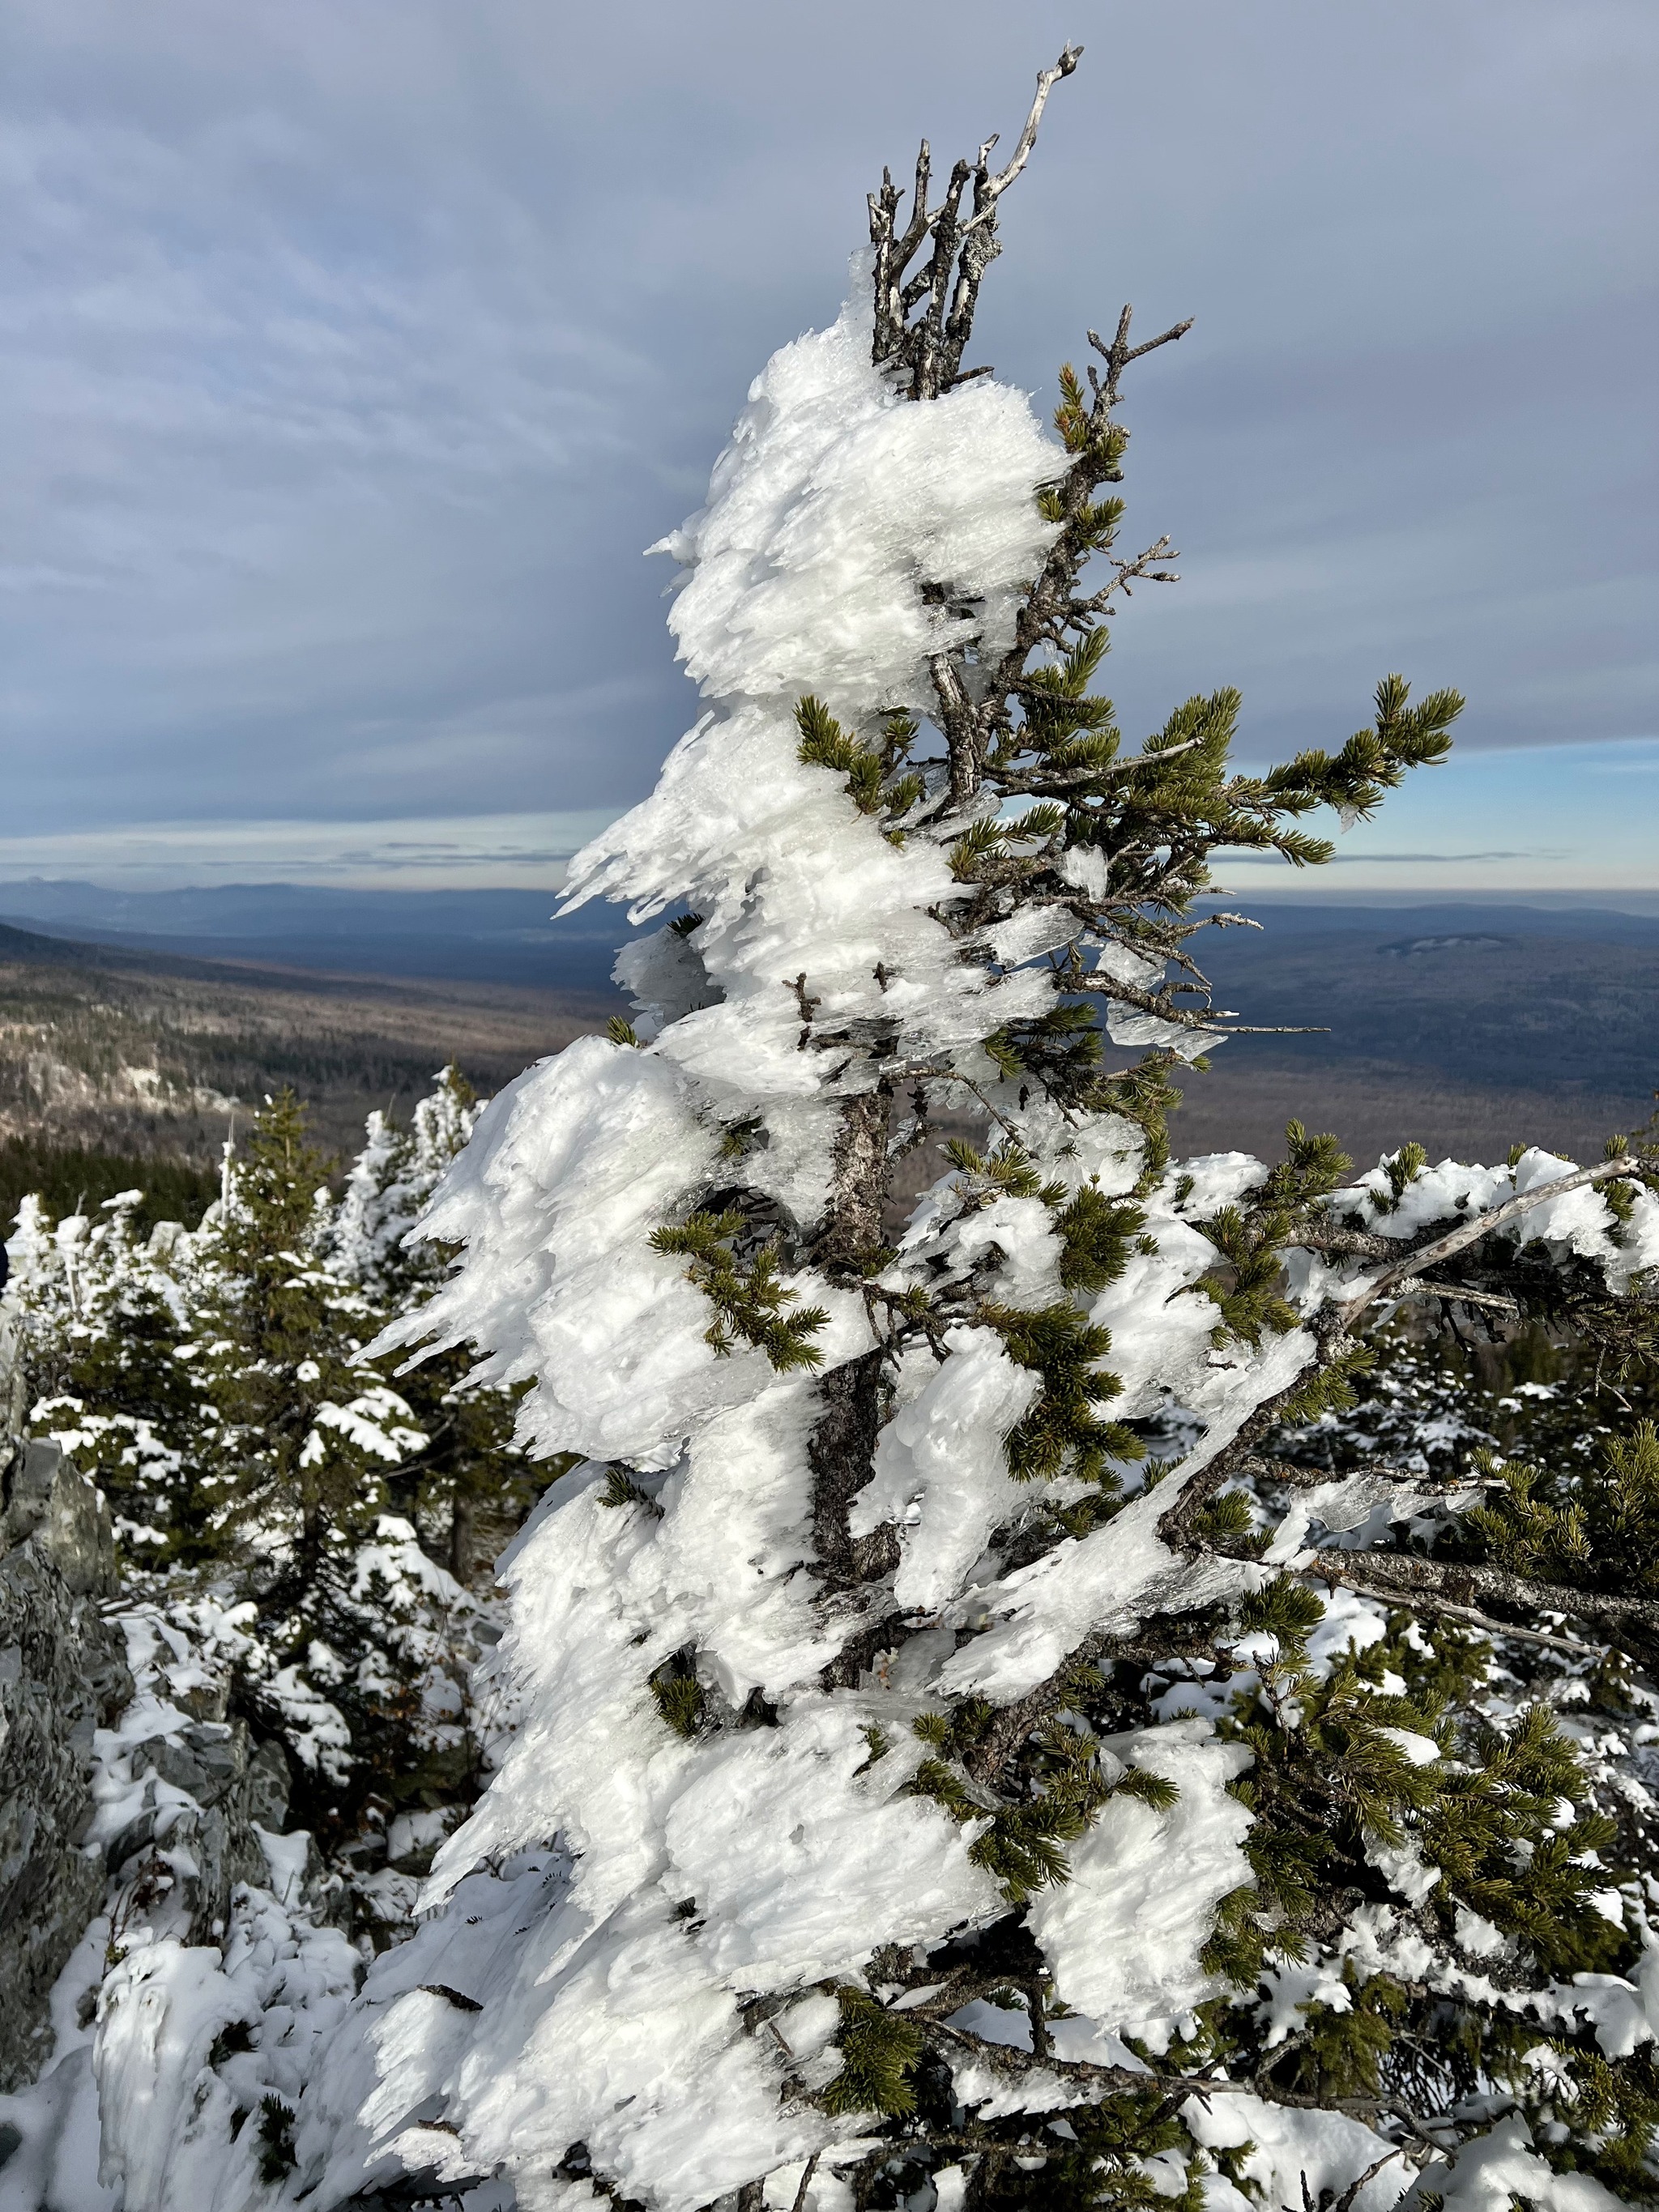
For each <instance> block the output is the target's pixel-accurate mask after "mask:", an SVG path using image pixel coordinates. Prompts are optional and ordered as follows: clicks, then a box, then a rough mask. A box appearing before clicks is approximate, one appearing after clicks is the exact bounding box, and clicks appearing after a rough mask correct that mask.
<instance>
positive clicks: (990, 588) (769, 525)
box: [653, 254, 1064, 720]
mask: <svg viewBox="0 0 1659 2212" xmlns="http://www.w3.org/2000/svg"><path fill="white" fill-rule="evenodd" d="M853 276H854V287H853V294H852V296H851V298H849V300H848V303H847V305H846V307H844V308H843V309H842V313H841V316H840V318H839V319H838V320H837V321H836V323H834V324H833V325H831V326H830V328H829V330H827V331H814V332H811V333H810V334H809V335H808V336H806V337H801V338H798V339H796V340H795V342H794V343H793V344H792V345H787V346H784V347H783V348H782V349H781V350H780V351H779V352H777V353H775V355H774V356H772V359H771V360H770V361H769V362H768V363H767V366H766V368H764V369H763V371H762V373H761V374H760V375H759V376H757V378H756V380H755V381H754V383H753V384H752V385H751V386H750V392H749V405H748V407H747V409H746V410H744V414H743V415H742V416H740V417H739V418H738V424H737V428H735V430H734V431H733V432H732V442H731V445H730V446H729V447H728V448H727V449H726V453H725V455H724V457H723V458H722V459H721V460H720V463H719V465H717V466H716V468H715V470H714V476H713V477H712V478H711V480H710V483H709V487H708V490H709V497H708V505H707V506H706V507H704V508H703V509H702V511H701V512H700V513H697V514H694V515H693V516H691V518H690V520H688V521H687V522H685V523H684V524H683V525H682V526H681V527H680V528H679V529H678V530H677V531H674V532H671V534H670V535H669V536H668V537H667V538H664V539H663V540H662V541H661V544H659V546H657V547H654V548H653V550H654V551H660V552H665V553H668V554H671V556H673V558H674V559H675V560H676V561H678V562H679V563H680V564H681V566H682V568H683V569H684V571H685V572H686V573H685V576H684V581H683V582H682V583H681V585H680V588H679V592H678V598H677V599H676V602H675V605H674V609H673V611H672V613H671V615H670V617H669V627H670V629H671V630H672V631H673V633H674V635H675V636H676V637H677V638H678V641H679V644H680V652H681V657H682V659H684V662H685V665H686V670H687V672H688V674H689V675H690V677H691V678H692V679H693V681H694V682H695V683H696V684H700V685H701V686H702V690H703V691H704V693H705V694H706V695H708V696H713V697H720V698H726V697H731V696H733V695H738V694H741V695H743V696H749V697H753V698H760V697H764V696H768V695H772V696H781V697H783V698H785V699H786V700H787V704H788V706H789V707H791V708H793V704H794V702H795V700H796V698H797V697H799V695H800V694H801V693H802V692H803V691H815V692H817V693H819V694H820V695H821V696H823V698H824V699H825V700H826V702H828V703H829V707H830V708H831V710H832V711H833V712H835V713H836V714H842V715H843V716H845V717H847V718H848V719H851V720H861V719H862V718H863V717H865V716H866V715H868V714H874V713H877V712H878V711H880V710H882V709H884V708H894V707H901V706H908V707H911V708H917V709H921V710H923V711H926V710H927V709H929V708H931V707H932V705H933V689H932V685H931V684H930V683H929V681H928V677H927V659H928V657H929V656H930V655H931V654H933V653H939V652H941V651H943V650H944V649H945V647H947V646H949V645H951V644H952V643H955V642H957V641H962V640H963V639H965V638H967V637H969V636H970V635H976V636H977V637H979V638H980V639H981V641H982V646H981V650H982V651H983V652H984V653H987V655H988V654H991V653H998V652H1000V651H1002V650H1004V649H1005V648H1006V647H1007V645H1008V644H1009V643H1011V642H1012V637H1013V625H1014V617H1015V615H1016V614H1017V612H1018V605H1019V601H1020V599H1022V598H1023V597H1024V590H1025V587H1026V586H1027V585H1029V584H1030V581H1031V580H1032V579H1033V578H1034V577H1035V576H1036V574H1037V573H1038V571H1039V570H1040V569H1041V568H1042V562H1043V561H1044V559H1045V557H1046V556H1047V554H1048V547H1049V545H1050V544H1051V543H1052V542H1053V539H1054V535H1055V529H1056V526H1054V524H1052V523H1047V522H1044V521H1043V520H1042V517H1041V516H1040V515H1039V513H1037V509H1036V499H1035V497H1034V493H1035V490H1036V486H1037V485H1038V484H1039V483H1042V482H1043V481H1045V480H1049V479H1052V478H1053V477H1055V476H1056V475H1058V474H1059V473H1060V470H1061V469H1062V468H1063V466H1064V458H1063V456H1062V455H1061V454H1060V450H1059V448H1058V447H1056V446H1055V445H1054V443H1053V441H1051V440H1050V439H1049V438H1048V435H1046V434H1045V432H1044V431H1043V430H1042V428H1041V427H1040V425H1039V424H1038V422H1037V421H1036V416H1034V414H1033V413H1032V410H1031V406H1030V401H1029V400H1028V399H1027V398H1025V396H1024V393H1023V392H1016V391H1014V390H1012V388H1011V387H1010V386H1007V385H1002V384H997V383H994V382H993V381H990V380H981V381H979V382H976V383H974V384H971V385H968V386H963V387H962V388H960V389H959V390H957V391H956V392H949V393H947V394H946V395H945V397H944V398H941V399H939V400H936V401H934V402H933V404H930V405H928V406H925V407H916V406H911V405H908V404H904V403H903V402H902V401H901V400H900V398H899V397H898V395H897V393H896V391H895V390H894V388H893V386H892V385H891V384H890V382H889V381H888V380H887V379H885V378H884V377H883V376H881V375H880V374H878V372H877V371H876V370H875V369H874V368H872V367H871V365H870V312H871V310H870V292H869V275H868V257H867V256H866V255H862V254H861V255H860V256H858V257H856V258H855V260H854V270H853ZM968 462H971V465H964V463H968ZM930 583H931V584H936V585H945V586H950V587H951V589H952V591H953V592H960V593H961V594H962V595H963V597H964V598H966V597H968V596H969V595H972V597H973V598H974V599H975V600H976V601H977V603H978V604H976V605H975V610H974V613H973V615H972V617H963V616H957V615H954V614H952V613H951V612H949V611H946V610H945V609H943V608H937V607H933V606H930V605H927V603H926V602H925V601H924V599H922V597H921V586H923V585H925V584H930Z"/></svg>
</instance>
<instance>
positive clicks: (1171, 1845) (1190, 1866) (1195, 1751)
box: [1030, 1720, 1251, 2052]
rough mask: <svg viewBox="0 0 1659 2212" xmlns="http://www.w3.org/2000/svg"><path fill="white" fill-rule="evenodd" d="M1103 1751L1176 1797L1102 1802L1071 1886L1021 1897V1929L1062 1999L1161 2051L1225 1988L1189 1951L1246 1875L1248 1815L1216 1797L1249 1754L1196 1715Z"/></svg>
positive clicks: (1076, 1851) (1076, 1859)
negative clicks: (1037, 1948)
mask: <svg viewBox="0 0 1659 2212" xmlns="http://www.w3.org/2000/svg"><path fill="white" fill-rule="evenodd" d="M1108 1748H1109V1750H1110V1751H1112V1752H1113V1753H1115V1754H1116V1756H1117V1757H1119V1758H1120V1759H1122V1760H1123V1761H1124V1763H1125V1765H1128V1766H1133V1767H1139V1768H1142V1769H1144V1770H1145V1771H1147V1772H1148V1773H1152V1774H1158V1775H1162V1776H1163V1777H1164V1778H1165V1779H1166V1780H1168V1781H1170V1782H1172V1783H1174V1784H1175V1785H1176V1789H1177V1790H1179V1791H1180V1796H1178V1797H1177V1798H1176V1802H1175V1803H1174V1805H1173V1806H1171V1807H1170V1809H1169V1810H1168V1811H1167V1812H1158V1811H1155V1810H1154V1809H1153V1808H1152V1806H1150V1805H1147V1804H1145V1803H1143V1802H1142V1801H1141V1800H1140V1799H1139V1798H1137V1797H1130V1796H1115V1797H1113V1798H1111V1799H1110V1800H1109V1802H1108V1803H1107V1805H1106V1807H1105V1809H1104V1810H1103V1812H1102V1814H1101V1815H1100V1818H1099V1819H1098V1820H1097V1821H1096V1822H1095V1823H1094V1825H1093V1826H1092V1827H1091V1828H1090V1830H1089V1831H1088V1832H1087V1833H1086V1834H1085V1836H1084V1837H1083V1838H1082V1839H1081V1840H1080V1842H1079V1843H1078V1844H1075V1845H1074V1846H1073V1850H1072V1854H1071V1858H1072V1879H1071V1881H1069V1882H1067V1883H1066V1884H1065V1886H1064V1887H1060V1888H1050V1889H1044V1890H1040V1891H1039V1892H1038V1893H1037V1894H1036V1897H1034V1898H1033V1899H1032V1900H1031V1905H1030V1929H1031V1933H1032V1934H1033V1935H1034V1936H1036V1939H1037V1942H1039V1943H1040V1944H1041V1945H1042V1948H1043V1950H1044V1952H1045V1953H1046V1954H1047V1955H1048V1960H1049V1963H1050V1965H1051V1966H1053V1968H1054V1978H1055V1982H1056V1984H1057V1986H1058V1988H1059V1991H1060V1996H1062V1997H1064V1998H1065V2000H1066V2002H1067V2004H1069V2005H1073V2006H1074V2007H1075V2008H1077V2009H1078V2010H1079V2012H1082V2013H1085V2014H1086V2015H1089V2016H1090V2018H1091V2019H1092V2020H1095V2021H1102V2022H1104V2023H1107V2024H1108V2025H1109V2027H1111V2028H1112V2030H1113V2031H1114V2032H1115V2033H1116V2034H1119V2035H1125V2036H1133V2037H1135V2038H1136V2039H1139V2041H1141V2042H1143V2043H1145V2044H1146V2045H1147V2047H1148V2048H1149V2049H1151V2050H1152V2051H1158V2052H1162V2051H1167V2050H1168V2048H1169V2046H1170V2039H1171V2038H1172V2037H1173V2036H1174V2035H1176V2033H1179V2032H1181V2028H1182V2022H1183V2021H1185V2022H1187V2023H1188V2024H1189V2025H1190V2023H1191V2020H1192V2015H1193V2014H1194V2011H1195V2010H1196V2008H1197V2007H1198V2006H1199V2005H1200V2004H1202V2003H1204V2002H1206V2000H1207V1999H1209V1998H1210V1997H1212V1996H1217V1995H1218V1994H1219V1993H1220V1992H1221V1991H1222V1990H1223V1989H1224V1988H1225V1983H1224V1982H1223V1981H1222V1980H1221V1979H1220V1978H1219V1977H1218V1976H1216V1975H1214V1974H1211V1973H1207V1972H1205V1970H1204V1969H1203V1967H1201V1966H1200V1964H1199V1962H1198V1953H1199V1951H1200V1948H1202V1946H1203V1944H1204V1942H1205V1941H1206V1938H1207V1936H1208V1935H1209V1932H1210V1929H1211V1927H1212V1924H1213V1921H1214V1913H1215V1907H1216V1905H1218V1902H1219V1901H1220V1899H1222V1898H1224V1897H1225V1896H1226V1895H1227V1894H1228V1893H1229V1892H1230V1891H1231V1890H1235V1889H1238V1888H1240V1887H1243V1886H1245V1885H1247V1884H1249V1881H1250V1880H1251V1875H1250V1869H1249V1861H1248V1860H1247V1859H1246V1858H1245V1857H1244V1853H1243V1848H1242V1846H1243V1838H1244V1837H1245V1835H1246V1833H1247V1832H1248V1831H1249V1826H1250V1815H1249V1813H1247V1812H1246V1810H1245V1809H1244V1808H1243V1805H1241V1804H1240V1803H1239V1802H1238V1801H1237V1798H1235V1797H1231V1796H1228V1795H1227V1784H1228V1783H1230V1782H1232V1781H1236V1780H1237V1778H1238V1776H1239V1775H1240V1774H1242V1773H1243V1772H1244V1771H1245V1770H1246V1769H1247V1768H1248V1767H1249V1765H1250V1754H1249V1752H1248V1751H1247V1750H1246V1749H1245V1748H1244V1747H1243V1746H1242V1745H1240V1744H1235V1743H1223V1742H1220V1741H1217V1740H1216V1739H1215V1737H1214V1735H1213V1732H1212V1728H1211V1725H1210V1723H1208V1722H1207V1721H1202V1720H1188V1721H1172V1722H1170V1723H1168V1724H1167V1725H1165V1726H1164V1727H1163V1728H1156V1729H1140V1730H1139V1731H1138V1732H1137V1733H1136V1734H1135V1735H1133V1736H1127V1737H1114V1738H1112V1739H1111V1740H1110V1741H1109V1744H1108Z"/></svg>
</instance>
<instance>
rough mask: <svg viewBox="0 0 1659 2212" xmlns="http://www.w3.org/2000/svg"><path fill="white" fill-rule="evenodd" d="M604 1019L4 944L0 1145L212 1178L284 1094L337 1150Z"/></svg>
mask: <svg viewBox="0 0 1659 2212" xmlns="http://www.w3.org/2000/svg"><path fill="white" fill-rule="evenodd" d="M613 1004H614V1001H608V1000H605V999H603V998H601V997H600V996H599V995H598V994H582V993H580V992H573V991H562V992H561V991H549V990H544V991H535V990H530V989H526V988H521V987H513V986H511V985H508V984H500V983H483V982H477V981H468V982H465V983H461V982H444V981H402V980H397V979H388V978H385V977H380V978H376V977H373V976H361V975H359V976H346V975H323V974H308V973H305V972H303V971H299V970H295V969H286V968H279V967H276V966H255V965H253V964H252V963H226V962H213V961H208V960H203V959H189V958H184V957H178V956H172V955H167V954H163V953H155V952H139V951H131V950H125V949H114V948H110V947H106V946H94V945H78V944H74V943H70V942H66V941H64V940H63V939H57V938H52V937H48V936H43V935H40V934H37V933H33V932H29V931H25V930H19V929H12V928H6V927H0V1138H4V1137H28V1138H31V1139H44V1140H46V1141H49V1142H51V1143H52V1144H54V1145H58V1146H64V1145H69V1146H100V1147H104V1148H106V1149H108V1150H110V1151H112V1152H118V1153H124V1154H129V1155H137V1156H144V1155H159V1156H171V1157H174V1158H183V1159H185V1160H187V1161H191V1162H194V1163H196V1164H198V1165H210V1164H212V1163H213V1162H214V1161H216V1159H217V1158H218V1154H219V1150H220V1147H221V1146H222V1143H223V1141H224V1138H225V1134H226V1132H227V1129H228V1127H229V1123H230V1119H231V1115H232V1113H233V1111H234V1110H235V1109H237V1108H238V1107H239V1106H240V1108H243V1109H246V1108H247V1107H248V1106H249V1105H250V1104H251V1103H258V1100H260V1099H261V1098H262V1097H264V1094H265V1093H266V1092H267V1091H276V1090H278V1089H280V1088H282V1086H283V1085H287V1084H291V1085H293V1086H294V1088H295V1090H296V1091H299V1092H300V1093H301V1095H302V1096H303V1097H305V1098H307V1100H308V1101H309V1102H310V1104H311V1109H312V1118H313V1127H314V1129H315V1131H316V1133H317V1134H318V1136H319V1139H321V1141H322V1142H323V1143H324V1144H325V1146H329V1147H331V1148H344V1147H347V1146H349V1147H350V1148H351V1149H353V1150H355V1149H356V1145H357V1144H358V1143H359V1142H360V1141H361V1138H362V1124H363V1118H364V1116H365V1115H367V1114H368V1112H369V1110H370V1109H371V1108H373V1107H375V1106H386V1105H393V1106H395V1105H396V1104H398V1102H399V1101H401V1102H402V1103H404V1105H405V1106H406V1105H408V1104H409V1103H411V1102H412V1101H413V1100H414V1099H415V1098H416V1097H419V1096H421V1095H422V1093H423V1092H424V1091H425V1090H426V1089H427V1087H428V1080H429V1079H430V1077H431V1075H432V1073H433V1072H434V1071H435V1069H436V1068H437V1067H439V1066H441V1065H442V1064H444V1063H445V1062H446V1061H447V1060H451V1059H453V1060H457V1061H458V1062H459V1065H460V1066H461V1068H462V1070H463V1072H464V1073H465V1074H466V1076H467V1077H468V1079H469V1080H470V1081H471V1082H472V1083H473V1084H475V1085H477V1087H478V1088H479V1089H480V1090H483V1091H495V1090H497V1089H499V1088H500V1086H501V1085H502V1084H503V1083H505V1082H507V1081H508V1080H509V1079H511V1078H512V1077H513V1076H514V1075H516V1074H518V1073H519V1072H520V1069H521V1068H523V1067H525V1066H527V1065H528V1064H529V1062H530V1061H532V1060H537V1059H539V1058H541V1057H542V1056H543V1055H544V1054H547V1053H550V1052H556V1051H557V1050H559V1049H560V1048H561V1047H562V1046H563V1045H565V1044H567V1043H568V1042H569V1041H570V1039H571V1038H572V1037H573V1036H579V1035H580V1034H581V1033H582V1032H583V1031H584V1030H591V1029H593V1028H595V1027H598V1026H599V1025H601V1024H603V1022H604V1020H605V1018H606V1015H607V1014H608V1013H609V1012H611V1006H612V1005H613ZM243 1118H244V1119H245V1118H246V1115H244V1116H243Z"/></svg>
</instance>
